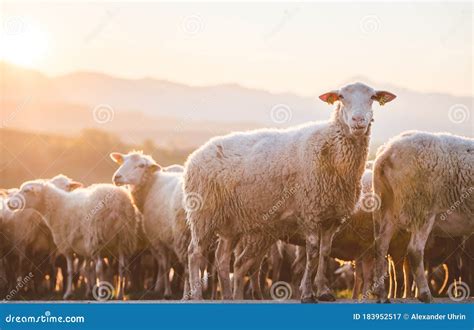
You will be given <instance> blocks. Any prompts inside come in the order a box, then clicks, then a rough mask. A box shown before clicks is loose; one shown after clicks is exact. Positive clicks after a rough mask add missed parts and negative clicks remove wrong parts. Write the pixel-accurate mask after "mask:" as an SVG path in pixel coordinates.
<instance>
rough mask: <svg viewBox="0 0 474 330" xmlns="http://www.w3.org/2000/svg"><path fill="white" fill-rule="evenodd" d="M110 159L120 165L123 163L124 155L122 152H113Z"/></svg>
mask: <svg viewBox="0 0 474 330" xmlns="http://www.w3.org/2000/svg"><path fill="white" fill-rule="evenodd" d="M110 158H111V159H112V160H113V161H114V162H116V163H117V164H119V165H121V164H122V163H123V154H121V153H120V152H112V153H111V154H110Z"/></svg>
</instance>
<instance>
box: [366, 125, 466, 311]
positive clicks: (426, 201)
mask: <svg viewBox="0 0 474 330" xmlns="http://www.w3.org/2000/svg"><path fill="white" fill-rule="evenodd" d="M373 185H374V192H375V194H376V195H377V196H379V197H380V199H381V201H382V202H381V207H380V208H379V209H378V210H377V211H376V212H374V224H375V228H376V258H377V261H376V267H375V269H376V278H383V277H384V274H385V273H386V268H387V266H386V264H385V261H384V257H385V255H386V253H387V249H388V245H389V244H390V240H391V238H392V236H393V233H394V232H395V230H396V229H397V228H404V229H406V230H408V231H410V232H411V235H410V241H409V243H408V249H407V250H408V258H409V262H410V266H411V269H412V272H413V276H414V279H415V282H416V285H417V287H418V291H419V295H418V299H419V300H420V301H422V302H426V303H428V302H431V301H432V299H433V298H432V295H431V292H430V290H429V287H428V282H427V279H426V277H425V275H424V266H423V251H424V248H425V245H426V241H427V239H428V236H429V234H430V233H431V232H432V231H434V232H435V233H436V234H437V235H438V236H453V237H457V236H463V235H472V233H473V231H474V197H473V196H474V195H473V194H474V139H472V138H467V137H461V136H455V135H451V134H449V133H428V132H420V131H409V132H405V133H402V134H400V135H398V136H396V137H394V138H392V139H391V140H389V141H388V142H387V143H386V144H385V145H383V146H382V147H381V148H379V150H378V151H377V156H376V159H375V164H374V177H373ZM377 294H378V301H379V302H388V298H387V294H386V290H385V286H384V285H381V286H379V288H378V290H377Z"/></svg>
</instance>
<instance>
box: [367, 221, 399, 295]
mask: <svg viewBox="0 0 474 330" xmlns="http://www.w3.org/2000/svg"><path fill="white" fill-rule="evenodd" d="M382 219H383V221H380V222H375V224H376V225H378V226H379V228H378V230H375V282H374V284H373V288H374V290H375V293H376V295H377V298H378V299H377V302H386V303H389V302H390V300H389V299H388V296H387V290H386V288H385V279H386V278H387V276H388V261H387V260H386V259H385V257H386V255H387V252H388V248H389V246H390V241H391V240H392V236H393V234H394V233H395V225H394V224H393V223H392V221H391V220H390V219H388V218H387V217H382ZM365 294H366V293H364V295H365Z"/></svg>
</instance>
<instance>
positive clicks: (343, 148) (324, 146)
mask: <svg viewBox="0 0 474 330" xmlns="http://www.w3.org/2000/svg"><path fill="white" fill-rule="evenodd" d="M394 98H395V95H393V94H392V93H389V92H385V91H375V90H374V89H372V88H371V87H368V86H366V85H364V84H362V83H354V84H351V85H348V86H345V87H343V88H342V89H340V90H338V91H332V92H329V93H325V94H323V95H321V96H320V99H321V100H323V101H324V102H327V103H329V104H333V103H334V102H336V103H337V106H336V109H335V111H334V113H333V116H332V118H331V119H330V120H329V121H327V122H322V123H309V124H305V125H301V126H297V127H292V128H288V129H261V130H256V131H249V132H239V133H232V134H229V135H226V136H222V137H215V138H212V139H211V140H210V141H208V142H207V143H206V144H204V145H203V146H201V147H200V148H199V149H197V150H196V151H194V152H193V153H192V154H191V155H190V156H189V157H188V159H187V161H186V163H185V171H184V190H185V198H186V199H190V198H194V199H195V200H197V201H202V203H199V204H200V205H199V206H198V207H194V208H192V209H191V210H188V212H187V220H188V223H189V225H190V228H191V236H192V240H191V243H190V246H189V274H190V282H191V292H192V293H193V299H202V289H201V287H200V286H199V285H198V283H200V279H199V277H200V275H199V265H200V264H202V263H203V259H204V255H205V251H206V250H207V247H208V246H209V245H210V244H211V243H212V241H214V240H215V235H216V234H218V235H219V237H220V241H219V245H218V247H217V250H216V262H217V267H218V276H219V280H220V284H221V289H222V292H223V299H232V291H231V286H230V279H229V268H230V267H229V262H230V257H231V254H232V251H233V248H234V247H235V245H236V244H237V243H238V241H239V239H240V237H241V236H242V235H243V234H245V233H248V232H258V231H261V232H271V231H272V230H274V229H276V228H278V227H279V226H281V225H283V226H284V223H285V219H289V218H292V219H293V218H295V217H296V218H298V219H299V221H298V222H299V225H301V226H302V227H303V228H304V229H303V230H304V233H305V239H306V246H307V249H306V252H307V262H306V268H305V273H304V276H303V280H302V283H301V290H302V298H301V300H302V302H315V295H314V293H313V290H312V285H311V282H312V281H311V278H312V273H313V271H314V269H315V267H316V260H317V258H316V256H317V254H318V251H319V255H320V258H319V262H318V264H319V267H318V272H317V276H316V284H317V293H318V296H319V299H321V300H334V297H333V296H332V294H331V293H330V290H329V288H328V286H327V280H326V276H325V269H326V263H327V258H328V256H329V252H330V249H331V242H332V237H333V235H334V233H335V232H336V230H337V228H338V227H339V224H340V222H341V220H342V219H343V218H344V217H345V216H346V215H348V214H350V213H351V212H352V210H353V209H354V207H355V204H356V202H357V200H358V198H359V194H360V178H361V177H362V174H363V171H364V168H365V162H366V160H367V155H368V146H369V138H370V131H371V130H370V127H371V122H372V115H373V111H372V103H373V101H374V100H376V101H378V102H379V103H380V104H384V103H386V102H389V101H392V100H393V99H394ZM282 194H283V195H284V196H285V198H284V200H283V201H280V199H282ZM278 201H280V202H279V203H278ZM275 203H278V204H275ZM277 205H278V206H277ZM269 235H270V234H269ZM274 241H276V239H275V240H274ZM319 247H321V248H319Z"/></svg>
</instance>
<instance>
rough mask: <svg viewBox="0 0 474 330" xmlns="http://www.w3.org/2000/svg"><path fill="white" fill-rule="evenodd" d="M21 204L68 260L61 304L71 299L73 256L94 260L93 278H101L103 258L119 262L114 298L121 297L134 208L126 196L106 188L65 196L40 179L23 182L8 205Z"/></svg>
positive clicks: (132, 245) (133, 235) (94, 187)
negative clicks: (41, 221)
mask: <svg viewBox="0 0 474 330" xmlns="http://www.w3.org/2000/svg"><path fill="white" fill-rule="evenodd" d="M14 198H16V199H19V200H22V201H24V207H25V208H32V209H35V210H37V211H38V212H39V213H40V214H42V215H43V217H44V220H45V222H46V224H47V225H48V227H49V228H50V230H51V233H52V235H53V239H54V243H55V244H56V246H57V248H58V250H59V252H60V253H62V254H63V255H64V256H65V257H66V261H67V273H68V279H67V289H66V292H65V294H64V299H68V298H70V297H71V296H72V281H73V268H74V267H73V254H74V253H76V254H77V255H79V256H83V257H85V258H86V259H91V258H93V259H94V260H95V266H96V273H97V275H98V277H99V279H100V280H102V275H103V264H102V257H103V256H104V255H112V256H114V257H115V258H117V259H118V260H119V277H120V280H119V287H118V295H117V298H118V299H122V297H123V288H124V284H125V280H124V278H125V269H126V267H127V262H128V260H127V259H128V256H129V255H130V254H131V253H132V252H133V251H134V249H135V244H136V242H135V241H136V233H135V232H136V219H135V209H134V206H133V204H132V201H131V199H130V196H129V194H128V192H127V191H126V190H124V189H121V188H118V187H115V186H113V185H109V184H97V185H92V186H90V187H87V188H79V189H76V190H74V191H71V192H66V191H64V190H62V189H60V188H58V187H56V186H55V185H53V184H51V183H50V182H47V181H44V180H36V181H27V182H25V183H23V184H22V185H21V188H20V190H19V191H18V193H17V194H16V195H15V196H14V197H13V198H12V199H9V201H8V206H9V207H10V208H11V209H17V208H18V205H17V203H13V199H14Z"/></svg>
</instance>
